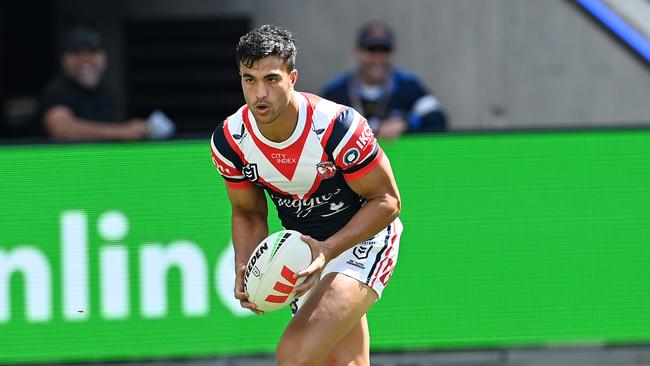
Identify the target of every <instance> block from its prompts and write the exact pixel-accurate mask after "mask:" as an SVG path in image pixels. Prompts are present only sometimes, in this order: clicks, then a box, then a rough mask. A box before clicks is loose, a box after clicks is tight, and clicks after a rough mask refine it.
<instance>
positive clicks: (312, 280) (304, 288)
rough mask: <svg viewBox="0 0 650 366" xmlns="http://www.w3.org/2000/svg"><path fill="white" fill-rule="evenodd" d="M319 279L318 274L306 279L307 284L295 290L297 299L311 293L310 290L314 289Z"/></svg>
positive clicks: (302, 284) (304, 283)
mask: <svg viewBox="0 0 650 366" xmlns="http://www.w3.org/2000/svg"><path fill="white" fill-rule="evenodd" d="M317 279H318V275H317V274H316V273H314V274H312V275H310V276H309V277H307V278H306V279H305V282H303V283H301V284H300V285H298V286H296V287H295V288H294V289H293V293H294V294H295V295H296V297H300V296H302V295H304V294H305V293H306V292H307V291H309V289H310V288H312V286H314V284H315V283H316V280H317Z"/></svg>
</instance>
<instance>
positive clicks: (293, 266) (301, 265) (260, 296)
mask: <svg viewBox="0 0 650 366" xmlns="http://www.w3.org/2000/svg"><path fill="white" fill-rule="evenodd" d="M300 235H301V234H300V233H299V232H297V231H294V230H282V231H278V232H276V233H273V234H271V235H269V236H268V237H267V238H266V239H264V240H262V242H261V243H260V244H259V245H258V246H257V248H255V250H254V251H253V253H252V254H251V256H250V258H249V259H248V264H247V265H246V271H245V272H244V290H245V291H247V292H248V301H249V302H252V303H253V304H255V305H257V309H258V310H262V311H265V312H266V311H275V310H278V309H281V308H283V307H285V306H287V305H289V304H290V303H291V302H292V301H293V299H294V297H295V296H294V295H292V294H291V291H292V290H293V289H294V287H296V286H298V285H300V284H301V283H302V282H304V280H305V278H304V277H303V278H298V279H296V278H293V275H294V274H296V273H297V272H299V271H301V270H303V269H305V268H306V267H307V266H309V264H310V263H311V261H312V258H311V248H310V247H309V244H307V243H305V242H304V241H302V239H300Z"/></svg>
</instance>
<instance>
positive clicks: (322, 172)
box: [316, 161, 336, 180]
mask: <svg viewBox="0 0 650 366" xmlns="http://www.w3.org/2000/svg"><path fill="white" fill-rule="evenodd" d="M316 170H317V171H318V176H319V177H320V179H322V180H325V179H329V178H332V177H333V176H335V175H336V165H334V162H332V161H323V162H320V163H318V164H316Z"/></svg>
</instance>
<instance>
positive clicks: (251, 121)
mask: <svg viewBox="0 0 650 366" xmlns="http://www.w3.org/2000/svg"><path fill="white" fill-rule="evenodd" d="M294 93H295V96H296V99H297V100H298V101H299V104H300V105H299V109H298V123H297V125H296V129H295V130H294V132H293V134H292V135H291V136H290V137H289V138H288V139H287V140H286V141H282V142H273V141H270V140H268V139H266V138H265V137H264V136H263V135H262V133H261V132H260V130H259V129H258V127H257V124H256V123H255V118H254V117H253V114H252V113H251V112H250V110H249V108H248V107H247V106H246V105H244V106H242V107H241V108H240V109H239V110H238V111H237V112H236V113H235V114H233V115H231V116H230V117H228V118H227V119H226V120H225V121H224V122H222V123H221V124H220V125H219V126H218V127H217V128H216V130H215V131H214V133H213V134H212V141H211V150H212V161H213V163H214V165H215V166H216V167H217V169H218V170H219V173H221V175H222V176H223V177H224V179H225V181H226V184H227V185H228V187H230V188H232V189H244V188H248V187H250V186H252V185H253V184H255V185H257V186H258V187H261V188H263V189H265V190H266V192H267V193H268V195H269V197H270V198H271V200H272V201H273V202H274V203H275V205H276V207H277V211H278V216H279V217H280V220H281V221H282V225H283V226H284V227H285V228H286V229H292V230H296V231H299V232H301V233H303V234H307V235H310V236H312V237H314V238H316V239H318V240H325V239H327V238H328V237H329V236H331V235H332V234H334V233H335V232H337V231H338V230H339V229H341V228H342V227H343V226H344V225H345V224H346V223H347V222H348V221H349V220H350V218H351V217H352V216H353V215H354V214H355V213H356V212H357V211H358V210H359V209H360V208H361V206H362V205H363V204H364V203H365V199H364V198H363V197H361V196H359V195H358V194H356V193H355V192H354V191H353V190H352V189H351V188H350V187H349V186H348V184H347V183H346V181H350V180H354V179H358V178H360V177H362V176H364V175H366V174H367V173H368V172H370V171H371V170H372V169H373V168H374V167H375V166H376V165H377V164H378V163H379V161H380V160H381V159H382V157H383V151H382V150H381V148H380V147H379V145H378V144H377V140H376V139H375V137H374V135H373V133H372V129H371V128H370V127H369V126H368V123H367V121H366V119H365V118H363V117H362V116H361V115H360V114H359V113H358V112H357V111H355V110H354V109H352V108H350V107H346V106H343V105H340V104H336V103H334V102H331V101H329V100H326V99H323V98H320V97H318V96H316V95H313V94H308V93H298V92H294Z"/></svg>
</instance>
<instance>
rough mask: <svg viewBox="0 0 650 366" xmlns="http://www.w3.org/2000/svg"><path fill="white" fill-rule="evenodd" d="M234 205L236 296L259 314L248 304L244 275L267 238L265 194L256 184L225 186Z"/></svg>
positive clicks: (233, 236) (246, 306) (233, 239)
mask: <svg viewBox="0 0 650 366" xmlns="http://www.w3.org/2000/svg"><path fill="white" fill-rule="evenodd" d="M226 191H227V193H228V199H229V200H230V204H231V206H232V242H233V246H234V248H235V269H236V277H235V297H236V298H237V299H238V300H239V302H240V304H241V306H242V307H244V308H247V309H250V310H252V311H254V312H255V313H257V314H262V312H261V311H259V310H256V309H255V305H254V304H253V303H250V302H248V294H247V293H246V292H245V291H244V272H245V271H246V264H247V262H248V258H249V257H250V255H251V253H252V252H253V250H254V249H255V247H257V245H258V244H259V243H260V242H262V240H264V238H266V237H267V236H268V233H269V227H268V221H267V219H268V207H267V204H266V198H265V197H264V192H263V191H262V190H261V189H259V188H257V187H256V186H254V185H250V186H248V187H246V188H243V189H235V188H232V187H229V186H226Z"/></svg>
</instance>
